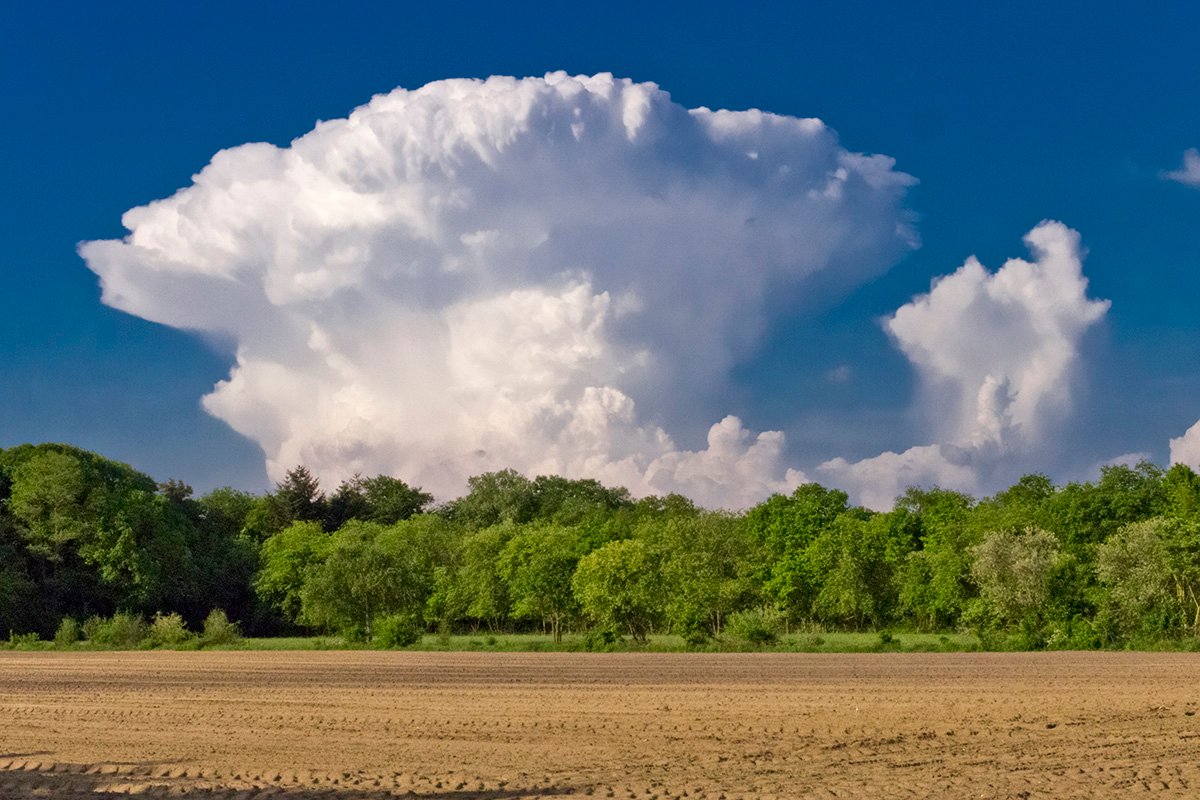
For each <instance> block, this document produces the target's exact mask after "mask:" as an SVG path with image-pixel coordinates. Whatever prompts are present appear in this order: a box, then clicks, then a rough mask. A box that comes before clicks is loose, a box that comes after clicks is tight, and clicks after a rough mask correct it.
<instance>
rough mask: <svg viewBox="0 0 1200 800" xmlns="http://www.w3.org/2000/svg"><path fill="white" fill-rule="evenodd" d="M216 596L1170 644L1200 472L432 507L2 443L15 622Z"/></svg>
mask: <svg viewBox="0 0 1200 800" xmlns="http://www.w3.org/2000/svg"><path fill="white" fill-rule="evenodd" d="M213 609H220V610H222V611H224V612H226V613H227V614H228V616H229V618H231V619H233V620H235V621H236V622H237V623H238V625H239V626H240V627H241V629H242V630H244V631H246V632H248V633H250V634H254V635H279V634H289V633H299V632H328V633H338V634H341V635H344V636H346V637H348V638H351V639H355V640H367V641H376V642H381V643H383V644H388V645H403V644H407V643H411V642H412V641H414V640H415V638H416V637H418V636H420V635H421V634H422V633H424V632H428V631H443V632H454V631H467V630H470V631H475V630H481V629H486V630H489V631H496V632H499V631H528V630H538V631H544V632H546V633H548V634H551V635H553V636H554V637H555V639H558V638H560V637H561V636H562V635H563V633H564V632H568V631H570V632H586V633H587V634H588V635H589V637H592V639H594V640H595V641H598V642H607V641H614V640H615V639H617V638H620V637H629V638H631V639H633V640H645V638H646V637H647V636H648V635H649V634H651V633H659V632H665V633H674V634H678V635H681V636H682V637H683V638H684V640H685V641H686V642H688V643H689V644H691V645H695V646H705V645H706V644H707V643H709V642H711V641H713V640H715V639H719V638H720V637H722V636H723V635H724V633H725V632H726V630H727V629H729V627H730V626H734V627H736V628H737V629H739V630H740V631H742V632H743V633H742V635H743V636H745V637H746V638H750V639H752V640H756V641H757V640H761V641H769V640H770V638H771V637H772V636H773V635H774V634H775V633H776V632H778V631H779V630H781V629H787V628H791V629H794V630H801V629H816V628H821V629H829V630H832V629H839V630H871V629H874V630H884V629H889V628H891V629H906V630H922V631H947V630H970V631H973V632H975V633H977V634H978V635H979V636H980V638H981V639H982V640H983V642H984V644H985V645H986V646H991V647H1008V648H1043V647H1070V648H1093V647H1121V646H1158V645H1160V644H1163V643H1169V642H1179V641H1184V640H1191V639H1196V638H1198V637H1200V477H1198V476H1197V474H1196V473H1195V472H1194V471H1193V470H1192V469H1190V468H1189V467H1187V466H1184V465H1175V466H1172V467H1171V468H1170V469H1167V470H1164V469H1162V468H1160V467H1158V466H1156V465H1154V464H1151V463H1149V462H1142V463H1140V464H1138V465H1136V466H1123V465H1115V466H1108V467H1104V468H1103V469H1102V471H1101V475H1100V478H1099V479H1098V480H1096V481H1093V482H1073V483H1068V484H1066V485H1062V486H1056V485H1055V484H1054V483H1053V482H1052V481H1051V480H1050V479H1049V478H1047V477H1046V476H1044V475H1038V474H1034V475H1027V476H1025V477H1022V478H1021V479H1020V480H1019V481H1017V482H1016V483H1015V484H1014V485H1013V486H1011V487H1009V488H1007V489H1005V490H1004V491H1001V492H999V493H997V494H995V495H993V496H991V497H986V498H982V499H977V498H974V497H971V496H969V495H966V494H963V493H960V492H954V491H949V490H945V489H940V488H931V489H923V488H916V487H914V488H910V489H908V490H907V491H906V492H905V493H904V494H902V495H901V496H900V497H898V498H897V499H896V502H895V506H894V508H893V509H892V510H891V511H888V512H882V513H881V512H874V511H870V510H868V509H864V508H861V507H857V506H852V505H851V504H850V503H849V501H848V497H847V495H846V494H845V493H844V492H841V491H839V490H836V489H829V488H826V487H823V486H820V485H818V484H815V483H809V484H804V485H802V486H800V487H798V488H797V489H796V490H795V491H794V492H792V493H791V494H789V495H775V496H773V497H771V498H769V499H767V500H766V501H764V502H762V503H760V504H759V505H757V506H755V507H753V508H751V509H749V510H747V511H745V512H741V513H730V512H725V511H711V510H706V509H702V508H699V507H697V506H696V505H695V504H694V503H692V502H691V501H690V500H688V499H687V498H685V497H682V496H680V495H668V496H664V497H647V498H642V499H634V498H633V497H631V496H630V494H629V492H628V491H626V490H625V489H622V488H619V487H617V488H614V487H607V486H603V485H602V484H600V483H599V482H597V481H594V480H576V479H567V478H563V477H559V476H553V475H551V476H539V477H536V478H533V479H530V478H526V477H524V476H522V475H520V474H518V473H516V472H515V471H512V470H504V471H500V472H491V473H486V474H483V475H478V476H475V477H472V478H471V479H470V480H469V484H468V491H467V493H466V494H464V495H463V496H462V497H459V498H457V499H455V500H452V501H450V502H446V503H442V504H435V503H434V501H433V498H432V497H431V496H430V495H429V494H427V493H425V492H423V491H421V489H420V488H418V487H412V486H409V485H408V484H406V483H405V482H404V481H402V480H399V479H397V478H393V477H389V476H386V475H380V476H375V477H370V478H364V477H355V478H353V479H351V480H348V481H345V482H343V483H342V484H340V485H339V486H337V487H336V488H335V489H333V491H331V492H328V493H326V492H324V491H323V490H322V488H321V486H320V484H319V482H318V481H317V479H316V478H315V477H314V476H313V475H312V474H311V473H310V472H309V471H308V470H307V469H305V468H304V467H297V468H295V469H293V470H291V471H290V472H288V473H287V476H286V477H285V478H284V480H282V481H281V482H280V483H279V484H277V486H276V487H275V490H274V491H271V492H268V493H265V494H261V495H258V494H252V493H248V492H244V491H240V490H236V489H231V488H223V489H217V490H215V491H212V492H209V493H207V494H205V495H203V496H200V497H195V496H194V493H193V492H192V490H191V488H190V487H188V486H187V485H185V484H183V483H181V482H179V481H168V482H166V483H162V484H159V483H156V482H155V481H154V480H153V479H152V478H150V477H149V476H147V475H145V474H143V473H141V472H138V471H137V470H135V469H133V468H132V467H129V466H127V465H125V464H121V463H117V462H114V461H112V460H109V459H106V458H104V457H102V456H100V455H98V454H96V453H92V452H88V451H86V450H82V449H79V448H75V447H71V446H68V445H61V444H44V445H21V446H18V447H14V448H11V449H8V450H3V451H0V630H8V631H10V632H11V634H13V635H17V634H22V633H26V634H28V633H37V634H39V635H41V636H49V635H51V634H52V633H53V632H54V631H55V630H56V629H59V627H60V626H61V625H62V624H63V621H64V619H67V620H78V621H83V620H86V619H89V618H95V617H101V618H103V617H106V616H111V615H114V614H117V613H118V612H119V613H122V614H129V615H140V616H144V617H150V616H151V615H158V617H159V618H162V617H163V615H178V617H179V618H180V619H182V620H183V622H184V623H185V624H186V625H189V626H191V627H193V628H195V629H198V628H199V626H200V625H201V624H202V621H203V620H205V619H206V618H207V617H209V616H210V614H211V612H212V611H213ZM746 631H749V633H746ZM756 637H759V638H756Z"/></svg>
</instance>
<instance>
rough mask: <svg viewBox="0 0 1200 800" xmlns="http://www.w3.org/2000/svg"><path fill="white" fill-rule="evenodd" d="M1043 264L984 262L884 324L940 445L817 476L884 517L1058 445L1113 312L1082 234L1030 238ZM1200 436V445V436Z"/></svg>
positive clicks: (1044, 226) (997, 474)
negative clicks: (1086, 347) (1091, 353)
mask: <svg viewBox="0 0 1200 800" xmlns="http://www.w3.org/2000/svg"><path fill="white" fill-rule="evenodd" d="M1025 243H1026V245H1027V246H1028V247H1029V249H1030V251H1031V253H1032V254H1033V256H1034V258H1033V260H1032V261H1027V260H1025V259H1021V258H1013V259H1009V260H1008V261H1006V262H1005V263H1004V265H1003V266H1001V267H1000V269H999V270H997V271H996V272H989V271H988V270H987V269H986V268H985V267H984V266H983V265H982V264H981V263H980V262H979V261H978V260H977V259H975V258H974V257H971V258H968V259H967V261H966V263H965V264H963V266H962V267H960V268H959V269H958V270H957V271H955V272H953V273H951V274H950V275H946V276H943V277H941V278H939V279H937V280H936V281H935V282H934V284H933V286H932V288H931V289H930V291H929V293H928V294H925V295H922V296H920V297H916V298H914V299H913V300H912V301H911V302H909V303H906V304H905V305H903V306H901V307H900V308H899V309H897V310H896V313H895V314H893V315H892V316H891V317H890V318H888V319H887V320H886V321H885V322H884V326H885V328H886V329H887V332H888V333H889V334H890V335H891V336H892V339H893V341H894V342H895V343H896V345H897V346H898V347H899V348H900V350H901V352H903V353H904V355H905V356H906V357H907V358H908V360H909V362H910V363H911V364H912V365H913V366H914V368H916V370H917V374H918V376H919V378H920V382H921V398H920V400H919V403H920V406H921V409H922V410H923V412H924V413H925V414H926V416H927V417H928V419H929V422H930V424H931V426H932V427H933V429H934V431H935V435H936V439H935V441H934V442H933V443H931V444H927V445H920V446H917V447H912V448H910V449H908V450H906V451H904V452H902V453H895V452H886V453H882V454H880V455H878V456H874V457H873V458H867V459H863V460H862V461H858V462H849V461H846V460H845V459H841V458H835V459H833V460H831V461H827V462H825V463H823V464H821V465H820V466H819V467H818V468H817V470H818V472H819V473H820V474H822V475H823V476H826V477H827V478H828V479H830V480H831V481H833V482H834V483H835V485H838V486H840V487H842V488H844V489H846V490H847V491H850V492H851V493H852V494H853V495H854V496H855V497H856V498H857V500H858V501H859V502H861V503H863V504H864V505H867V506H869V507H871V508H875V509H887V508H891V506H892V500H893V499H894V498H895V497H896V496H897V495H898V494H900V493H901V492H902V491H903V490H904V489H905V488H907V487H908V486H913V485H920V486H929V485H935V484H936V485H938V486H942V487H944V488H947V489H956V490H959V491H966V492H972V493H974V492H979V491H981V490H983V491H986V490H988V489H990V488H992V487H991V484H992V482H993V481H994V480H995V479H997V478H1000V479H1003V478H1002V477H1001V476H1004V475H1007V474H1009V473H1011V472H1014V471H1016V470H1019V469H1020V468H1021V466H1022V462H1024V461H1026V460H1028V459H1030V458H1033V459H1037V458H1038V457H1039V455H1040V454H1042V453H1045V452H1046V451H1047V450H1049V449H1050V448H1051V447H1053V429H1054V427H1055V426H1056V424H1057V423H1058V422H1059V421H1060V420H1062V419H1063V418H1064V417H1065V416H1066V414H1067V413H1068V412H1069V411H1070V408H1071V404H1072V396H1071V395H1072V388H1073V385H1072V384H1073V378H1074V376H1075V372H1076V370H1077V368H1078V362H1079V355H1080V342H1081V341H1082V338H1083V335H1084V334H1085V333H1086V332H1087V330H1088V329H1089V328H1091V327H1092V326H1093V325H1095V324H1096V323H1097V322H1099V321H1100V319H1102V318H1103V317H1104V315H1105V314H1106V313H1107V311H1108V308H1109V303H1108V301H1107V300H1093V299H1091V298H1089V297H1088V296H1087V287H1088V282H1087V278H1085V277H1084V275H1083V256H1084V250H1083V247H1082V245H1081V244H1080V238H1079V234H1078V233H1077V232H1076V231H1074V230H1072V229H1071V228H1068V227H1067V226H1066V225H1063V224H1062V223H1061V222H1053V221H1046V222H1042V223H1041V224H1039V225H1038V226H1037V227H1035V228H1034V229H1033V230H1031V231H1030V232H1029V233H1028V234H1027V235H1026V236H1025ZM1198 438H1200V437H1198Z"/></svg>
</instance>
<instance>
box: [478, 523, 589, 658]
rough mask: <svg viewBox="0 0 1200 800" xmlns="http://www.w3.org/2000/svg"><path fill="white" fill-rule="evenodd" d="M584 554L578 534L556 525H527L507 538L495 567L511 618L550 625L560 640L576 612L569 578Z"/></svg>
mask: <svg viewBox="0 0 1200 800" xmlns="http://www.w3.org/2000/svg"><path fill="white" fill-rule="evenodd" d="M583 552H584V546H583V542H582V541H581V540H580V538H579V535H578V534H577V533H576V532H575V531H574V530H572V529H570V528H564V527H560V526H557V525H548V524H533V525H530V526H526V527H525V528H523V529H521V530H520V531H519V532H518V533H516V534H515V535H514V536H513V537H512V538H511V539H509V540H508V543H507V544H505V545H504V549H503V550H502V551H501V552H500V557H499V562H498V567H499V573H500V577H501V578H502V579H503V580H504V583H505V585H506V587H507V590H508V595H509V597H510V598H511V600H512V610H513V615H514V616H516V617H518V618H523V619H536V620H541V621H542V622H544V623H549V625H550V632H551V634H552V635H553V636H554V641H556V642H559V641H562V627H563V624H564V623H565V622H566V621H567V620H569V619H570V618H571V617H572V616H573V615H574V614H575V613H576V612H577V609H578V603H576V601H575V595H574V593H573V592H572V589H571V579H572V577H573V576H574V575H575V568H576V565H578V563H579V559H580V558H581V557H582V556H583Z"/></svg>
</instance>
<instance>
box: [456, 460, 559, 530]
mask: <svg viewBox="0 0 1200 800" xmlns="http://www.w3.org/2000/svg"><path fill="white" fill-rule="evenodd" d="M467 486H468V488H469V491H468V492H467V494H465V495H463V496H462V497H460V498H459V499H457V500H455V501H454V502H453V503H451V504H450V505H449V506H448V508H447V511H448V513H449V515H450V517H451V518H452V519H453V520H454V521H455V522H457V523H459V524H461V525H463V526H465V527H467V528H468V529H470V530H482V529H483V528H490V527H492V526H493V525H499V524H500V523H504V522H507V523H514V524H518V525H520V524H523V523H525V522H529V521H530V520H531V519H533V517H534V514H535V512H536V511H537V498H536V496H535V490H534V485H533V481H531V480H529V479H528V478H526V477H525V476H524V475H521V474H520V473H519V472H517V471H516V470H513V469H505V470H501V471H499V472H485V473H484V474H482V475H476V476H474V477H472V478H468V479H467Z"/></svg>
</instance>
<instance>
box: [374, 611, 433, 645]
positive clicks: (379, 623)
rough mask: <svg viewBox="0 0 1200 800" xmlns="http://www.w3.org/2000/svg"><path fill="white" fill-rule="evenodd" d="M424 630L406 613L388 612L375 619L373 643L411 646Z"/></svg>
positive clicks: (418, 639)
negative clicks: (386, 614) (384, 615)
mask: <svg viewBox="0 0 1200 800" xmlns="http://www.w3.org/2000/svg"><path fill="white" fill-rule="evenodd" d="M422 633H424V631H423V630H422V629H421V626H420V625H418V624H417V622H416V621H415V620H414V619H413V618H412V617H411V616H408V615H406V614H389V615H388V616H386V617H380V618H379V619H377V620H375V643H376V644H378V645H379V646H380V647H387V648H392V647H411V646H412V645H414V644H416V643H417V642H419V641H421V634H422Z"/></svg>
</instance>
